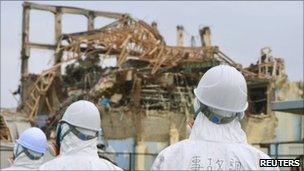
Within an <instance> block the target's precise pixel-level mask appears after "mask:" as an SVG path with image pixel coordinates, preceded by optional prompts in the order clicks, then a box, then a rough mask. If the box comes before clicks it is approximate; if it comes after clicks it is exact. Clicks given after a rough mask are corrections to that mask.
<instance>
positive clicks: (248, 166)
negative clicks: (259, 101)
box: [151, 112, 278, 170]
mask: <svg viewBox="0 0 304 171" xmlns="http://www.w3.org/2000/svg"><path fill="white" fill-rule="evenodd" d="M246 139H247V138H246V134H245V132H244V131H243V130H242V129H241V124H240V122H239V120H238V119H235V120H233V121H232V122H230V123H227V124H214V123H212V122H211V121H209V120H208V118H207V117H206V116H205V115H202V113H201V112H200V113H199V114H198V116H197V118H196V119H195V122H194V125H193V127H192V130H191V134H190V137H189V139H186V140H183V141H180V142H178V143H176V144H173V145H171V146H169V147H167V148H166V149H164V150H163V151H161V153H159V155H158V156H157V158H156V159H155V161H154V163H153V165H152V168H151V170H278V168H261V167H259V159H269V158H270V157H269V156H268V155H266V154H264V153H263V152H261V151H259V150H258V149H256V148H254V147H252V146H250V145H249V144H247V140H246Z"/></svg>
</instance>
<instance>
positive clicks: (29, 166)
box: [1, 153, 43, 170]
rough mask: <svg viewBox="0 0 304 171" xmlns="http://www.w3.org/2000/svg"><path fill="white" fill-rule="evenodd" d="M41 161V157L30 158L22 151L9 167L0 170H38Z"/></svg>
mask: <svg viewBox="0 0 304 171" xmlns="http://www.w3.org/2000/svg"><path fill="white" fill-rule="evenodd" d="M42 163H43V159H42V158H41V159H39V160H31V159H29V158H28V157H27V156H26V155H25V154H24V153H22V154H20V155H19V156H18V157H17V158H16V159H15V160H14V162H13V165H12V166H11V167H8V168H5V169H1V170H38V168H39V166H40V165H41V164H42Z"/></svg>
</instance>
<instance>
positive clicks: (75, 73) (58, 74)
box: [0, 2, 303, 143]
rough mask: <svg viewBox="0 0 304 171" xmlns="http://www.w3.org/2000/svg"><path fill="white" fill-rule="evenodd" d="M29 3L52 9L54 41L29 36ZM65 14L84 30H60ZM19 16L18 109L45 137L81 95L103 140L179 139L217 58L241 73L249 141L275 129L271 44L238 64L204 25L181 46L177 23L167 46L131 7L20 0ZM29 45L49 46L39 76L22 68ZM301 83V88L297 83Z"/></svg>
mask: <svg viewBox="0 0 304 171" xmlns="http://www.w3.org/2000/svg"><path fill="white" fill-rule="evenodd" d="M31 9H39V10H46V11H50V12H52V13H54V14H55V26H56V29H55V37H56V44H55V45H43V44H37V43H33V42H29V41H28V27H29V24H28V21H29V16H28V13H29V11H30V10H31ZM63 13H74V14H75V13H76V14H78V13H79V14H81V15H85V16H86V17H87V18H88V19H89V20H88V31H85V32H79V33H72V34H62V33H61V15H62V14H63ZM97 15H99V16H103V17H109V18H112V19H115V21H114V22H113V23H110V24H108V25H106V26H103V27H101V28H98V29H94V23H93V24H92V20H94V17H96V16H97ZM23 17H24V18H23V39H22V43H23V46H22V53H21V55H22V57H21V61H22V69H21V72H22V73H21V75H22V78H21V88H20V91H19V93H20V95H21V103H20V105H19V106H18V108H17V112H18V113H19V114H20V115H25V117H26V120H27V121H28V122H29V123H30V124H31V125H38V124H40V125H39V126H40V127H41V128H42V129H43V130H44V131H45V132H46V133H47V135H48V136H49V135H50V133H51V131H54V129H55V126H56V123H57V122H58V120H59V118H60V116H61V114H62V111H64V109H65V108H66V107H67V106H68V105H69V104H71V103H72V102H74V101H76V100H78V99H87V100H90V101H92V102H94V103H95V104H96V105H97V106H98V108H99V109H100V111H101V113H102V126H103V130H104V135H105V138H106V139H124V138H130V137H133V138H135V139H136V142H142V141H159V142H171V141H172V143H174V142H176V141H178V140H182V139H185V138H187V124H188V122H190V121H192V120H193V116H192V113H191V111H192V99H193V98H194V95H193V93H192V90H193V88H195V86H196V85H197V83H198V81H199V79H200V78H201V76H202V75H203V74H204V73H205V72H206V71H207V70H208V69H209V68H211V67H213V66H216V65H219V64H228V65H231V66H234V67H236V68H237V69H238V70H240V71H241V72H242V73H243V74H244V76H245V78H246V80H247V83H248V100H249V104H250V105H249V108H248V110H247V112H246V117H245V119H244V121H243V123H242V126H243V127H244V129H245V131H246V132H247V135H248V141H249V142H267V141H270V140H271V139H273V138H274V136H275V132H274V130H275V128H276V126H277V120H276V117H275V115H274V112H272V111H271V107H270V104H271V101H272V100H273V99H274V98H275V89H276V88H278V87H279V85H280V84H279V83H277V82H278V80H281V81H282V82H283V83H281V84H283V87H284V86H287V85H285V84H284V83H285V82H287V81H288V80H287V79H286V75H285V72H284V69H285V68H284V61H283V59H282V58H273V57H272V55H271V49H270V48H264V49H262V50H261V57H260V59H259V60H258V62H257V63H256V64H252V65H250V66H249V67H246V68H244V67H242V65H240V64H238V63H237V62H235V61H233V60H232V59H230V58H229V57H228V56H227V55H225V54H224V53H223V52H222V51H221V50H220V48H219V47H218V46H213V45H212V44H211V30H210V28H208V27H204V28H202V29H200V30H199V34H200V37H201V46H194V45H195V44H194V43H193V44H192V45H193V46H192V47H185V46H183V27H182V26H178V27H177V46H169V45H167V44H166V42H165V41H164V39H163V36H162V35H160V33H159V31H158V30H157V23H155V22H154V23H152V24H151V25H150V24H148V23H146V22H145V21H142V20H137V19H134V18H132V17H131V16H130V15H129V14H119V13H111V12H98V11H90V10H84V9H79V8H72V7H60V6H48V5H38V4H34V3H28V2H25V3H24V13H23ZM29 48H41V49H52V50H54V51H55V56H54V59H55V60H54V61H55V63H54V65H53V66H52V67H51V68H48V69H47V70H44V71H43V72H42V73H41V74H39V75H35V74H30V73H28V68H27V62H28V58H29V57H30V56H29V53H28V51H29ZM107 58H115V59H116V61H117V65H116V66H114V67H101V65H100V63H101V62H102V61H104V60H105V59H107ZM67 63H69V64H68V65H66V67H62V66H63V64H67ZM299 85H301V86H302V87H303V83H301V84H299ZM289 86H291V85H289ZM295 86H296V85H295ZM296 93H299V92H296ZM301 93H302V97H303V91H302V92H301ZM283 96H285V95H282V97H283ZM279 98H280V97H279ZM2 115H3V116H4V115H9V112H8V111H1V120H0V121H1V122H0V123H1V141H2V140H6V141H12V137H11V134H10V133H9V131H8V130H9V129H7V128H8V126H7V123H6V121H5V119H3V118H4V117H3V116H2ZM170 135H171V136H170Z"/></svg>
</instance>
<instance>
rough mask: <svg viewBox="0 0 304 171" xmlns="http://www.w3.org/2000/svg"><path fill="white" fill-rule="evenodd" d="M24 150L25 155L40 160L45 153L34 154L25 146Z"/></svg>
mask: <svg viewBox="0 0 304 171" xmlns="http://www.w3.org/2000/svg"><path fill="white" fill-rule="evenodd" d="M23 152H24V153H25V155H26V156H27V157H28V158H30V159H31V160H39V159H40V158H41V157H42V156H43V154H40V155H39V156H34V155H33V154H31V153H30V152H29V150H28V149H27V148H24V150H23Z"/></svg>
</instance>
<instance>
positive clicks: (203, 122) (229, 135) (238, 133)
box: [189, 112, 247, 143]
mask: <svg viewBox="0 0 304 171" xmlns="http://www.w3.org/2000/svg"><path fill="white" fill-rule="evenodd" d="M189 139H191V140H204V141H212V142H225V143H247V137H246V134H245V132H244V131H243V130H242V128H241V124H240V122H239V120H238V119H237V118H236V119H234V120H233V121H232V122H230V123H227V124H215V123H213V122H211V121H210V120H209V119H208V118H207V117H206V116H205V115H204V114H202V113H201V112H200V113H199V114H198V116H197V117H196V119H195V121H194V125H193V127H192V129H191V133H190V137H189Z"/></svg>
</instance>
